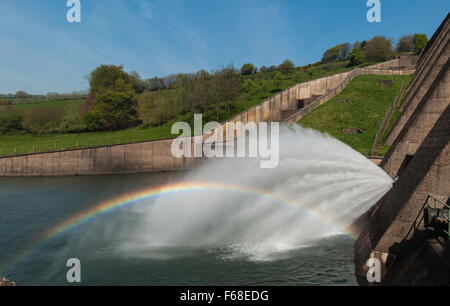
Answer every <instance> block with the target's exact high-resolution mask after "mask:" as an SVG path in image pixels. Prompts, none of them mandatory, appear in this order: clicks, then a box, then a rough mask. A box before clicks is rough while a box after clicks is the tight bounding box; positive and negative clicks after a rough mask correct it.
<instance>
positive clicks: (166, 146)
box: [0, 56, 416, 176]
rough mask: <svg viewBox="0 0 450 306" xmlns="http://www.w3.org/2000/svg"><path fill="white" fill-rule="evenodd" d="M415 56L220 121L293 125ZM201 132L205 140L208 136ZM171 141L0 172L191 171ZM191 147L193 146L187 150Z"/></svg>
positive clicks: (401, 70) (12, 165)
mask: <svg viewBox="0 0 450 306" xmlns="http://www.w3.org/2000/svg"><path fill="white" fill-rule="evenodd" d="M415 61H416V59H415V58H414V57H410V56H403V57H400V58H396V59H393V60H390V61H387V62H383V63H379V64H376V65H373V66H369V67H365V68H356V69H354V70H352V71H349V72H344V73H340V74H337V75H333V76H329V77H325V78H320V79H317V80H313V81H309V82H305V83H300V84H297V85H294V86H292V87H290V88H288V89H286V90H284V91H283V92H281V93H279V94H277V95H275V96H273V97H272V98H270V99H267V100H265V101H263V102H261V103H260V104H258V105H256V106H254V107H252V108H250V109H249V110H247V111H245V112H243V113H241V114H239V115H237V116H235V117H233V118H232V119H230V120H228V121H226V122H224V123H222V129H223V133H224V135H225V134H226V128H227V124H229V123H231V122H232V123H236V122H242V123H244V124H246V123H248V122H255V123H258V122H280V123H282V124H287V125H289V124H293V123H294V122H296V121H298V120H300V119H301V118H302V117H303V116H305V115H306V114H308V113H310V112H312V111H313V110H314V109H316V108H317V107H319V106H320V105H322V104H323V103H325V102H326V101H328V100H330V99H331V98H332V97H334V96H335V95H337V94H338V93H339V92H341V91H342V90H343V89H344V88H345V87H346V86H347V85H348V84H349V83H350V82H351V80H352V79H353V78H354V77H355V76H357V75H362V74H378V75H402V74H412V73H413V72H414V69H413V68H414V64H415ZM206 136H207V135H204V137H203V139H205V138H207V137H206ZM172 141H173V139H162V140H156V141H147V142H139V143H131V144H122V145H112V146H102V147H93V148H85V149H74V150H63V151H54V152H47V153H36V154H27V155H18V156H10V157H3V158H0V176H69V175H100V174H120V173H141V172H157V171H172V170H184V169H191V168H194V167H195V166H197V165H198V164H199V163H201V162H202V159H201V158H194V157H191V158H187V157H183V158H175V157H173V156H172V153H171V145H172ZM191 150H192V148H191Z"/></svg>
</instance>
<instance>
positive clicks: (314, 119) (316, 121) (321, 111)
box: [299, 75, 411, 155]
mask: <svg viewBox="0 0 450 306" xmlns="http://www.w3.org/2000/svg"><path fill="white" fill-rule="evenodd" d="M410 79H411V76H377V75H363V76H358V77H356V78H355V79H354V80H353V81H352V82H351V83H350V85H349V86H347V87H346V88H345V89H344V90H343V91H342V92H341V93H340V94H339V95H337V96H336V97H334V98H332V99H331V100H330V101H328V102H327V103H325V104H324V105H322V106H320V107H319V108H318V109H316V110H315V111H313V112H312V113H311V114H309V115H307V116H306V117H305V118H303V119H302V120H300V121H299V123H300V124H301V125H303V126H305V127H311V128H314V129H317V130H319V131H322V132H325V133H328V134H330V135H331V136H333V137H335V138H337V139H339V140H341V141H343V142H345V143H346V144H348V145H350V146H351V147H353V148H354V149H355V150H357V151H359V152H361V153H362V154H364V155H369V154H370V151H371V148H372V145H373V142H374V139H375V136H376V134H377V131H378V129H379V128H380V125H381V123H382V121H383V118H384V116H385V114H386V112H387V110H388V108H389V106H390V105H392V103H393V102H394V99H395V97H396V95H397V94H398V93H399V91H400V87H401V83H402V81H405V83H408V82H409V81H410ZM381 80H392V81H393V86H392V87H383V86H379V85H378V82H379V81H381ZM342 100H350V101H351V102H350V103H339V102H342ZM347 128H359V129H361V130H362V131H363V133H362V134H344V133H343V132H342V131H343V130H344V129H347Z"/></svg>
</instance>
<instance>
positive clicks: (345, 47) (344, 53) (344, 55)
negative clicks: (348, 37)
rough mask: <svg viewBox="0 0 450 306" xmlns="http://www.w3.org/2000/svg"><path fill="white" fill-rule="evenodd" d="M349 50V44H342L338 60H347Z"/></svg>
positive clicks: (350, 48) (350, 47)
mask: <svg viewBox="0 0 450 306" xmlns="http://www.w3.org/2000/svg"><path fill="white" fill-rule="evenodd" d="M351 50H352V46H351V45H350V43H348V42H346V43H345V44H343V45H342V46H341V54H340V59H341V60H344V59H347V58H348V57H349V55H350V51H351Z"/></svg>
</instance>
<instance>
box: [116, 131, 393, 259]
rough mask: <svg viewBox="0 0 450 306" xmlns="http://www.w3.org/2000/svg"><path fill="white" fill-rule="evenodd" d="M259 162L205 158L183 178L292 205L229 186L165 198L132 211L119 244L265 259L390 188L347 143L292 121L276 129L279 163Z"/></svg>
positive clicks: (335, 228) (334, 225)
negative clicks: (130, 226) (266, 164)
mask: <svg viewBox="0 0 450 306" xmlns="http://www.w3.org/2000/svg"><path fill="white" fill-rule="evenodd" d="M259 165H260V164H259V160H257V159H227V160H224V159H223V160H215V161H209V162H208V163H207V164H206V165H204V166H202V167H200V168H199V169H197V170H195V171H194V172H193V173H190V174H189V175H187V177H186V178H185V181H186V182H190V181H195V182H199V181H200V182H205V183H206V184H208V183H213V182H214V183H217V182H218V183H221V184H226V185H233V186H240V188H243V189H248V190H254V189H258V190H264V191H266V192H269V193H271V194H274V195H276V196H275V197H278V195H279V197H280V198H283V199H290V200H291V202H294V201H295V202H296V203H299V205H294V204H292V203H286V201H277V200H274V199H273V198H270V197H265V196H258V195H255V194H254V193H248V194H247V193H243V192H235V191H233V190H229V191H228V190H225V191H223V190H219V191H211V190H205V191H195V192H194V191H193V192H188V193H177V194H171V195H165V196H161V197H159V198H157V199H156V200H148V201H152V203H145V204H141V205H136V206H135V207H134V208H133V210H134V212H136V213H138V214H139V216H140V217H139V222H137V223H136V224H134V225H133V226H134V230H132V233H131V234H129V235H127V236H128V239H129V238H130V237H131V238H132V240H128V241H127V242H126V243H121V249H122V250H127V253H128V252H129V253H131V254H133V253H134V252H133V249H134V250H135V251H138V250H139V249H140V250H143V249H145V250H147V251H148V252H147V253H148V254H149V256H151V253H152V250H157V249H161V248H172V247H194V248H197V247H201V248H208V247H213V248H217V247H218V248H226V249H228V250H232V251H233V253H234V254H235V255H245V256H248V257H249V258H252V259H256V260H264V259H270V258H272V256H273V255H274V254H277V253H282V252H285V251H289V250H291V249H296V248H299V247H302V246H307V245H310V244H311V243H314V241H315V240H317V239H319V238H321V237H324V236H328V235H333V234H337V233H340V232H343V231H344V228H345V226H348V225H350V224H351V223H352V222H353V221H354V220H355V218H357V217H358V216H360V215H361V214H362V213H364V212H365V211H366V210H367V209H368V208H370V207H371V206H372V205H373V204H374V203H376V201H377V200H378V199H380V198H381V197H382V196H383V195H384V194H385V193H386V192H387V191H388V190H389V189H390V188H391V187H392V180H391V179H390V177H389V176H387V175H386V174H385V173H384V172H383V170H381V169H380V168H379V167H378V166H376V165H375V164H373V163H372V162H371V161H369V160H368V159H367V158H365V157H364V156H363V155H361V154H360V153H358V152H356V151H355V150H353V149H352V148H351V147H349V146H348V145H346V144H344V143H342V142H340V141H338V140H337V139H334V138H332V137H330V136H328V135H325V134H322V133H319V132H317V131H314V130H311V129H305V128H302V127H300V126H298V125H295V126H294V127H291V128H285V129H283V130H282V132H281V135H280V163H279V166H278V167H277V168H274V169H261V168H260V167H259ZM146 204H148V205H146ZM310 211H315V212H316V213H311V212H310ZM139 253H141V252H139ZM144 253H145V252H144Z"/></svg>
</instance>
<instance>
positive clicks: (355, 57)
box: [349, 48, 364, 66]
mask: <svg viewBox="0 0 450 306" xmlns="http://www.w3.org/2000/svg"><path fill="white" fill-rule="evenodd" d="M349 60H350V64H351V65H352V66H357V65H360V64H362V63H363V62H364V52H363V51H362V50H361V49H359V48H354V49H353V50H352V53H350V56H349Z"/></svg>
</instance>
